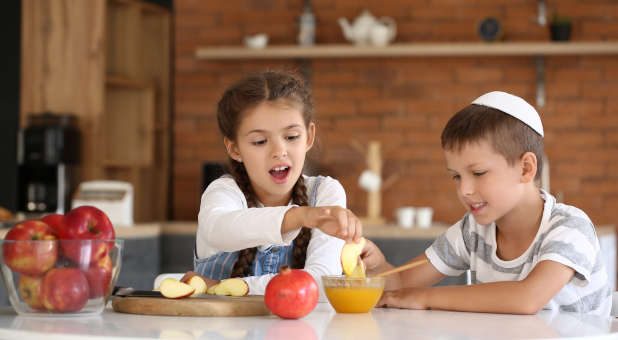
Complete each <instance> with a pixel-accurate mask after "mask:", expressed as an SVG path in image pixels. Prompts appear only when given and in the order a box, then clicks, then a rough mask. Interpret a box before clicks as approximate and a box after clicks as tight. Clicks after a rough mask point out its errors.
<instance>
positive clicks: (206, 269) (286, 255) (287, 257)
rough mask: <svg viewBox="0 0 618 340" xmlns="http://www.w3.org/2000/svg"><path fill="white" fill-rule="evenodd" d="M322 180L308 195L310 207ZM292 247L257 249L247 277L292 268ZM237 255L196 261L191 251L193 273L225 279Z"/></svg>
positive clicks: (195, 252)
mask: <svg viewBox="0 0 618 340" xmlns="http://www.w3.org/2000/svg"><path fill="white" fill-rule="evenodd" d="M322 178H324V177H322V176H318V177H316V179H315V184H314V185H313V188H312V189H311V192H310V193H309V195H308V196H309V205H310V206H314V205H315V202H316V196H317V192H318V187H319V186H320V182H321V181H322ZM293 247H294V242H291V243H290V244H289V245H287V246H275V245H272V246H270V247H268V248H265V249H263V250H260V248H259V247H258V250H257V252H256V254H255V259H254V261H253V265H252V266H251V269H250V271H249V276H260V275H265V274H272V273H278V272H279V267H280V266H282V265H284V264H287V265H289V266H290V267H292V251H293ZM238 253H239V251H233V252H220V253H217V254H215V255H212V256H210V257H207V258H203V259H198V258H197V251H196V249H193V268H194V269H193V271H194V272H196V273H198V274H200V275H202V276H205V277H207V278H210V279H213V280H223V279H227V278H229V277H230V275H231V274H232V268H233V267H234V264H235V263H236V259H238Z"/></svg>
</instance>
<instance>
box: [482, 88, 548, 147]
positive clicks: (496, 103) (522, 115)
mask: <svg viewBox="0 0 618 340" xmlns="http://www.w3.org/2000/svg"><path fill="white" fill-rule="evenodd" d="M472 104H477V105H483V106H488V107H491V108H494V109H497V110H500V111H502V112H504V113H506V114H509V115H511V116H513V117H515V118H517V119H519V120H520V121H522V122H523V123H524V124H526V125H528V126H529V127H531V128H532V129H533V130H534V131H536V132H538V133H539V135H541V137H543V136H544V134H543V124H542V123H541V117H539V114H538V112H536V110H535V109H534V107H532V105H530V104H528V103H527V102H526V101H525V100H523V99H521V98H519V97H517V96H514V95H512V94H509V93H506V92H502V91H493V92H489V93H485V94H484V95H482V96H480V97H478V98H476V99H475V100H474V101H473V102H472Z"/></svg>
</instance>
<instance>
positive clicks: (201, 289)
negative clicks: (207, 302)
mask: <svg viewBox="0 0 618 340" xmlns="http://www.w3.org/2000/svg"><path fill="white" fill-rule="evenodd" d="M186 283H188V284H189V286H191V287H193V288H195V292H193V294H191V296H198V295H202V294H206V290H207V288H208V285H206V281H204V279H202V278H201V277H200V276H199V275H194V276H191V278H189V280H188V281H187V282H186Z"/></svg>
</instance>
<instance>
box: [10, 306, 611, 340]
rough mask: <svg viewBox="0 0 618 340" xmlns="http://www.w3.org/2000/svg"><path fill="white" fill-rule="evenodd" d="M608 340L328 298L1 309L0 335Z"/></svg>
mask: <svg viewBox="0 0 618 340" xmlns="http://www.w3.org/2000/svg"><path fill="white" fill-rule="evenodd" d="M401 337H404V338H410V339H412V338H413V339H441V340H455V339H462V340H463V339H540V338H542V339H562V338H572V337H577V338H578V339H610V338H611V339H615V338H618V321H616V319H614V318H610V317H594V316H587V315H580V314H571V313H553V314H552V313H550V312H546V311H541V312H539V313H538V314H536V315H503V314H486V313H464V312H448V311H437V310H432V311H413V310H401V309H382V308H376V309H374V310H373V311H372V312H371V313H366V314H338V313H335V311H334V310H333V309H332V307H331V306H330V305H329V304H328V303H318V305H317V307H316V309H315V310H314V311H313V312H311V313H310V314H309V315H307V316H305V317H304V318H302V319H299V320H283V319H279V318H278V317H276V316H261V317H235V318H232V317H172V316H146V315H133V314H120V313H116V312H114V311H113V310H112V309H111V308H109V307H108V308H107V309H106V310H105V312H104V313H103V314H102V315H101V316H94V317H25V316H17V315H16V314H15V313H14V312H13V310H12V309H11V308H2V309H0V338H2V339H21V340H29V339H36V340H38V339H43V338H44V339H46V340H53V339H62V340H71V339H125V340H128V339H140V340H144V339H269V340H277V339H285V340H287V339H297V340H305V339H306V340H317V339H354V340H365V339H367V340H369V339H371V340H375V339H397V338H401Z"/></svg>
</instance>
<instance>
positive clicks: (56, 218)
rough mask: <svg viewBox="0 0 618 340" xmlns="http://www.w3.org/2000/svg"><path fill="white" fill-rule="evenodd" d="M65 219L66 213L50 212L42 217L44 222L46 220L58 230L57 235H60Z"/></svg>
mask: <svg viewBox="0 0 618 340" xmlns="http://www.w3.org/2000/svg"><path fill="white" fill-rule="evenodd" d="M63 220H64V215H61V214H49V215H45V216H44V217H43V218H41V221H42V222H45V223H46V224H47V225H48V226H50V227H51V228H52V229H54V231H55V232H56V235H60V229H61V228H62V221H63Z"/></svg>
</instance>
